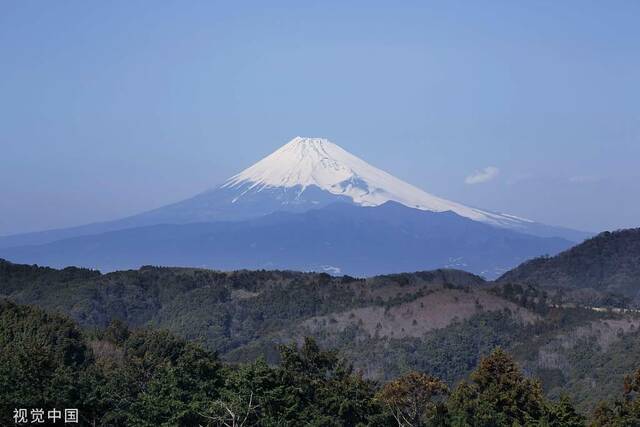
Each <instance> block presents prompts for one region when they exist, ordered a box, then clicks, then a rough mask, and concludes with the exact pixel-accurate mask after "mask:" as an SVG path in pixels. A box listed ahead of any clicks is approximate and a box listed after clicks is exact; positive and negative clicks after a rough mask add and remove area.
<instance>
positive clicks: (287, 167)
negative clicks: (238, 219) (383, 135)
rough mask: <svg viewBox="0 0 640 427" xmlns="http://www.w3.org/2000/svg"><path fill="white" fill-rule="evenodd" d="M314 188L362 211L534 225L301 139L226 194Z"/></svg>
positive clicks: (236, 180) (238, 178)
mask: <svg viewBox="0 0 640 427" xmlns="http://www.w3.org/2000/svg"><path fill="white" fill-rule="evenodd" d="M311 186H316V187H318V188H320V189H322V190H324V191H327V192H329V193H331V194H334V195H339V196H347V197H349V198H351V199H352V200H353V202H354V203H356V204H358V205H362V206H378V205H381V204H383V203H385V202H388V201H395V202H398V203H402V204H403V205H405V206H408V207H411V208H417V209H421V210H426V211H433V212H444V211H453V212H455V213H457V214H458V215H461V216H463V217H466V218H470V219H473V220H476V221H482V222H486V223H490V224H494V225H498V226H502V227H509V228H518V227H520V226H522V225H524V224H523V223H527V222H531V221H529V220H526V219H522V218H517V217H515V216H512V215H502V214H496V213H492V212H487V211H483V210H480V209H476V208H471V207H468V206H464V205H462V204H459V203H456V202H451V201H449V200H445V199H442V198H439V197H436V196H434V195H432V194H429V193H427V192H425V191H423V190H421V189H419V188H417V187H415V186H413V185H411V184H408V183H406V182H404V181H402V180H400V179H398V178H396V177H394V176H392V175H390V174H388V173H387V172H384V171H382V170H380V169H378V168H376V167H374V166H371V165H370V164H368V163H367V162H365V161H363V160H361V159H359V158H358V157H356V156H354V155H353V154H351V153H349V152H347V151H345V150H344V149H342V148H341V147H339V146H337V145H336V144H333V143H332V142H330V141H328V140H326V139H323V138H302V137H296V138H294V139H293V140H291V141H290V142H289V143H287V144H286V145H284V146H282V147H281V148H280V149H278V150H276V151H275V152H273V153H272V154H270V155H269V156H267V157H265V158H264V159H262V160H261V161H259V162H258V163H256V164H254V165H253V166H251V167H249V168H248V169H245V170H244V171H242V172H240V173H239V174H237V175H235V176H233V177H231V178H230V179H229V180H227V182H225V183H224V184H223V185H222V188H227V189H238V190H239V194H238V196H237V197H236V199H235V200H234V202H235V201H236V200H238V199H240V198H241V197H242V196H243V195H245V194H246V193H250V192H260V191H262V190H264V189H272V188H293V187H295V188H299V189H300V190H299V191H300V193H302V192H303V191H304V190H305V189H306V188H308V187H311Z"/></svg>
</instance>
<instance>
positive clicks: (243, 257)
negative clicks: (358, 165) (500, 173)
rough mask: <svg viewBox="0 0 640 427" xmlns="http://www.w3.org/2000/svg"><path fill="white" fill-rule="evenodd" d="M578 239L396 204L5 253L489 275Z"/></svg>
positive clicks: (123, 233)
mask: <svg viewBox="0 0 640 427" xmlns="http://www.w3.org/2000/svg"><path fill="white" fill-rule="evenodd" d="M570 245H571V243H570V242H569V241H566V240H563V239H558V238H540V237H535V236H531V235H527V234H522V233H517V232H514V231H511V230H507V229H502V228H497V227H493V226H490V225H487V224H483V223H480V222H477V221H472V220H469V219H467V218H464V217H461V216H459V215H457V214H455V213H453V212H441V213H437V212H429V211H422V210H417V209H411V208H407V207H405V206H403V205H400V204H398V203H394V202H387V203H385V204H384V205H381V206H378V207H369V208H364V207H358V206H354V205H350V204H333V205H329V206H326V207H324V208H321V209H316V210H311V211H307V212H304V213H298V214H294V213H286V212H278V213H274V214H271V215H267V216H264V217H261V218H256V219H252V220H247V221H236V222H214V223H197V224H183V225H156V226H149V227H139V228H133V229H127V230H120V231H114V232H109V233H103V234H98V235H92V236H83V237H77V238H73V239H66V240H61V241H57V242H53V243H49V244H45V245H39V246H24V247H17V248H8V249H2V250H0V256H2V257H4V258H7V259H9V260H12V261H15V262H24V263H38V264H43V265H49V266H55V267H62V266H66V265H77V266H83V267H91V268H99V269H101V270H107V271H112V270H117V269H124V268H137V267H139V266H141V265H148V264H151V265H182V266H195V267H207V268H217V269H240V268H251V269H261V268H269V269H273V268H278V269H294V270H303V271H308V270H314V271H329V272H333V273H344V274H352V275H373V274H386V273H393V272H402V271H415V270H424V269H434V268H440V267H455V268H460V269H464V270H467V271H470V272H473V273H476V274H482V275H485V276H487V277H496V276H497V275H498V274H500V273H502V272H504V271H506V270H508V269H509V268H511V267H513V266H515V265H517V264H519V263H521V262H523V261H524V260H526V259H528V258H531V257H533V256H539V255H542V254H555V253H557V252H559V251H561V250H563V249H566V248H567V247H569V246H570Z"/></svg>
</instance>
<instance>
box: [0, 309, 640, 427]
mask: <svg viewBox="0 0 640 427" xmlns="http://www.w3.org/2000/svg"><path fill="white" fill-rule="evenodd" d="M0 349H2V351H0V424H1V425H14V420H13V419H12V415H13V413H14V412H13V411H14V409H16V408H78V409H79V413H80V421H81V424H82V425H95V426H197V425H201V426H299V425H311V426H393V425H397V426H407V427H408V426H487V427H489V426H510V427H511V426H586V425H592V426H630V425H638V423H640V399H638V397H637V395H638V393H639V392H640V370H638V371H636V372H635V373H633V374H632V375H629V376H628V377H627V378H626V380H625V381H624V384H620V392H619V395H618V396H617V397H616V398H615V399H612V400H611V401H608V402H601V403H600V404H599V405H598V406H597V407H595V408H593V411H592V413H591V414H590V415H589V417H586V416H584V415H582V414H580V413H578V412H577V411H576V410H575V408H574V407H573V405H572V403H571V401H570V400H569V399H568V398H567V397H566V396H563V397H561V398H560V399H557V400H552V399H550V398H548V397H547V396H545V394H544V392H543V388H542V385H541V384H540V382H539V381H538V380H536V379H534V378H530V377H528V376H526V375H525V374H523V372H522V370H521V369H520V367H519V366H518V364H517V363H516V362H515V361H514V359H513V358H512V357H511V356H510V355H509V354H508V353H507V352H505V351H504V350H502V349H500V348H497V349H494V350H493V351H492V352H491V353H490V354H488V355H487V356H485V357H483V358H482V359H481V360H480V362H479V364H478V365H477V366H476V368H475V369H474V370H473V372H472V374H471V375H470V376H469V377H468V378H467V379H466V380H464V381H461V382H460V383H458V384H457V385H455V386H454V387H449V386H448V385H447V384H446V383H445V382H443V381H442V380H440V379H438V378H435V377H433V376H431V375H428V374H426V373H424V372H417V371H412V372H409V373H406V374H404V375H402V376H400V377H398V378H395V379H393V380H391V381H388V382H384V383H382V382H376V381H373V380H370V379H366V378H364V377H363V376H362V374H361V373H360V372H357V371H356V370H354V369H353V367H352V366H351V365H350V364H349V363H347V361H345V359H344V358H343V357H342V356H341V355H340V354H339V353H338V352H337V351H335V350H325V349H322V348H320V347H319V346H318V344H317V343H316V342H315V341H314V340H313V339H311V338H307V339H305V340H304V341H303V342H300V343H291V344H288V345H283V346H280V349H279V351H280V362H279V363H278V364H277V365H269V364H267V363H266V362H265V361H264V360H262V359H260V360H257V361H255V362H252V363H244V364H228V363H223V362H221V361H220V360H219V359H218V357H217V355H216V354H215V353H214V352H211V351H207V350H205V349H204V348H202V347H201V346H200V345H199V344H197V343H193V342H188V341H185V340H183V339H180V338H177V337H175V336H174V335H172V334H170V333H168V332H165V331H159V330H152V329H135V330H131V329H129V328H128V327H127V326H125V325H124V324H123V323H121V322H118V321H114V322H112V323H111V324H110V325H109V326H108V327H107V328H105V329H99V330H94V331H91V332H83V331H82V330H81V329H80V328H79V327H78V325H77V324H76V323H75V322H74V321H72V320H70V319H69V318H67V317H65V316H63V315H58V314H49V313H47V312H45V311H43V310H41V309H39V308H35V307H31V306H24V305H17V304H15V303H12V302H9V301H2V302H1V303H0Z"/></svg>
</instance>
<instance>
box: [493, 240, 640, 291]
mask: <svg viewBox="0 0 640 427" xmlns="http://www.w3.org/2000/svg"><path fill="white" fill-rule="evenodd" d="M498 282H500V283H521V284H533V285H542V286H556V287H564V288H572V289H581V288H591V289H595V290H598V291H606V292H611V293H616V294H622V295H625V296H627V297H630V298H633V299H634V300H635V301H636V302H640V228H635V229H628V230H620V231H615V232H604V233H601V234H599V235H597V236H596V237H593V238H591V239H588V240H586V241H584V242H583V243H581V244H579V245H577V246H575V247H572V248H571V249H569V250H567V251H564V252H562V253H560V254H558V255H556V256H554V257H550V258H549V257H544V258H536V259H533V260H530V261H527V262H525V263H524V264H522V265H520V266H518V267H517V268H515V269H513V270H512V271H509V272H507V273H505V274H504V275H503V276H501V277H500V278H499V279H498Z"/></svg>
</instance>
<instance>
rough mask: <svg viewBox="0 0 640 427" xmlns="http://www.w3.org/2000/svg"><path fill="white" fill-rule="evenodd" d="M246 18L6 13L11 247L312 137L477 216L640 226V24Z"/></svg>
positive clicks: (582, 6)
mask: <svg viewBox="0 0 640 427" xmlns="http://www.w3.org/2000/svg"><path fill="white" fill-rule="evenodd" d="M239 3H240V2H226V3H223V2H213V1H202V2H197V1H191V2H176V1H163V2H161V1H159V2H149V1H110V2H81V1H65V2H35V1H16V2H9V1H5V2H0V117H1V119H0V211H1V212H2V215H0V234H9V233H15V232H22V231H29V230H38V229H46V228H54V227H62V226H70V225H77V224H82V223H88V222H93V221H99V220H107V219H113V218H118V217H121V216H125V215H128V214H132V213H136V212H140V211H143V210H146V209H149V208H153V207H157V206H160V205H163V204H166V203H169V202H173V201H177V200H180V199H182V198H186V197H189V196H191V195H193V194H195V193H197V192H200V191H202V190H204V189H207V188H210V187H213V186H215V185H216V184H218V183H220V182H221V181H223V180H224V179H225V178H226V177H228V176H229V175H231V174H234V173H236V172H238V171H239V170H241V169H243V168H245V167H247V166H249V165H250V164H251V163H253V162H254V161H257V160H259V159H260V158H262V157H263V156H264V155H266V154H268V153H269V152H271V151H273V150H275V149H276V148H278V147H279V146H280V145H282V144H284V143H285V142H287V141H288V140H290V139H291V138H293V137H294V136H296V135H303V136H322V137H327V138H329V139H331V140H332V141H333V142H335V143H337V144H339V145H341V146H343V147H344V148H345V149H347V150H349V151H351V152H353V153H354V154H356V155H358V156H360V157H362V158H363V159H365V160H367V161H369V162H370V163H372V164H374V165H375V166H378V167H380V168H382V169H385V170H387V171H389V172H391V173H393V174H395V175H397V176H398V177H400V178H403V179H405V180H407V181H409V182H411V183H413V184H415V185H417V186H419V187H422V188H423V189H425V190H427V191H429V192H431V193H434V194H436V195H439V196H442V197H445V198H449V199H452V200H456V201H460V202H463V203H466V204H470V205H473V206H478V207H482V208H486V209H492V210H496V211H503V212H508V213H512V214H516V215H519V216H524V217H529V218H532V219H535V220H538V221H541V222H545V223H549V224H554V225H564V226H569V227H574V228H579V229H586V230H594V231H599V230H603V229H613V228H621V227H631V226H640V197H639V196H640V167H638V165H639V164H640V77H639V76H640V26H638V25H637V22H638V21H639V20H640V2H637V1H622V0H621V1H614V2H602V1H562V2H558V1H530V2H524V1H523V2H513V1H487V2H475V1H467V2H458V1H440V2H402V4H401V5H398V4H395V5H394V6H392V2H375V1H366V2H331V1H325V2H275V1H274V2H242V4H239ZM267 3H268V5H267ZM347 3H348V4H347ZM394 3H399V2H394Z"/></svg>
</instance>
